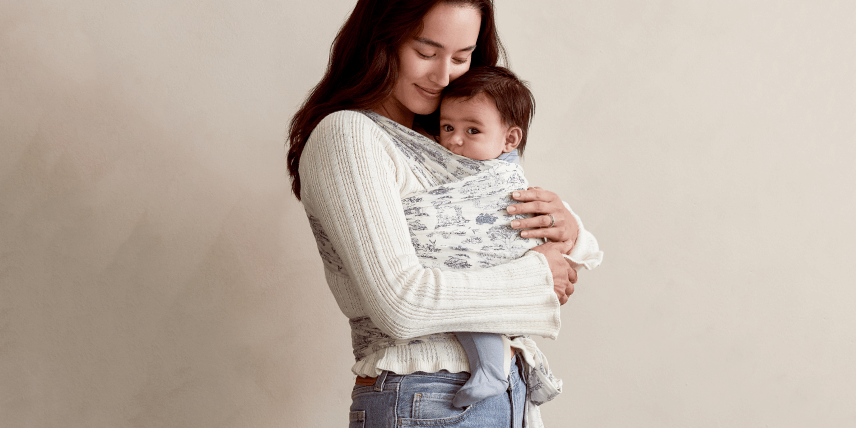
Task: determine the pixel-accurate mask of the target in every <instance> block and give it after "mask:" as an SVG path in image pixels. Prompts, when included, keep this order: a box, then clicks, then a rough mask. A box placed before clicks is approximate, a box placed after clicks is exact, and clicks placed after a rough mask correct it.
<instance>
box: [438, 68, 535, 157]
mask: <svg viewBox="0 0 856 428" xmlns="http://www.w3.org/2000/svg"><path fill="white" fill-rule="evenodd" d="M482 93H483V94H485V95H487V96H488V97H489V98H491V99H493V102H494V103H495V104H496V109H497V110H499V115H500V116H501V117H502V122H503V123H505V124H506V125H508V126H519V127H520V129H521V130H522V131H523V136H522V138H521V139H520V145H519V146H517V151H518V152H519V153H520V154H521V155H522V154H523V149H524V148H525V147H526V136H527V134H529V124H530V123H532V116H534V115H535V97H533V96H532V92H531V91H529V88H527V87H526V82H524V81H522V80H520V79H518V78H517V76H515V75H514V73H512V72H511V70H509V69H507V68H504V67H494V66H481V67H474V68H471V69H470V70H469V71H467V72H466V73H464V75H463V76H461V77H459V78H457V79H455V80H454V81H453V82H452V83H450V84H449V86H446V89H445V90H443V99H447V98H451V99H455V98H463V99H465V100H468V99H470V98H473V97H475V96H476V95H478V94H482Z"/></svg>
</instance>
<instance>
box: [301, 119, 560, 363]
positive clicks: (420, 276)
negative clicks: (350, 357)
mask: <svg viewBox="0 0 856 428" xmlns="http://www.w3.org/2000/svg"><path fill="white" fill-rule="evenodd" d="M300 181H301V187H302V188H301V200H302V201H303V205H304V208H305V210H306V214H307V216H308V217H309V221H310V224H311V225H312V228H313V232H314V234H315V239H316V242H317V244H318V250H319V252H320V254H321V257H322V259H323V261H324V273H325V276H326V279H327V284H328V285H329V287H330V290H331V291H332V293H333V296H334V297H335V299H336V302H337V303H338V305H339V308H340V309H341V311H342V313H343V314H345V316H346V317H347V318H349V319H350V320H351V321H352V325H354V321H355V320H356V321H359V320H362V321H369V320H370V321H369V322H370V323H371V324H373V325H374V326H376V327H377V328H378V329H379V330H380V331H381V332H383V333H384V334H385V335H388V336H389V337H387V339H389V338H392V339H394V340H395V343H396V345H395V346H392V347H386V348H384V349H380V350H377V351H375V352H373V353H372V354H371V355H368V356H365V357H363V358H361V359H359V360H358V361H357V363H356V364H355V365H354V367H353V368H352V371H353V372H354V373H355V374H357V375H361V376H376V375H377V374H379V373H380V371H381V370H390V371H393V372H396V373H399V374H407V373H412V372H414V371H426V372H436V371H438V370H441V369H446V370H449V371H451V372H459V371H465V370H468V365H467V357H466V353H465V352H464V351H463V349H462V348H461V346H460V344H459V343H457V341H456V340H449V339H448V337H447V335H445V334H442V333H444V332H454V331H478V332H486V333H506V334H533V335H539V336H544V337H550V338H556V336H557V334H558V332H559V327H560V317H559V301H558V299H557V298H556V295H555V293H554V292H553V279H552V275H551V273H550V269H549V265H548V263H547V260H546V258H545V257H544V256H543V255H542V254H540V253H537V252H534V251H529V252H527V253H526V254H525V255H524V256H523V257H521V258H519V259H517V260H514V261H511V262H509V263H505V264H502V265H498V266H495V267H492V268H488V269H469V270H463V271H448V270H447V271H441V270H439V269H426V268H423V267H422V265H421V264H420V262H419V259H418V258H417V257H416V252H415V250H414V249H413V245H412V244H411V242H410V235H409V232H408V227H407V222H406V220H405V217H404V210H403V208H402V205H401V199H402V198H404V197H407V196H410V195H413V194H415V193H417V192H420V191H424V190H425V188H424V187H423V186H422V185H421V184H420V183H419V181H418V180H417V179H416V177H415V176H414V174H413V172H412V171H411V170H410V169H409V168H408V165H407V163H406V162H405V160H404V158H403V156H402V155H401V154H400V152H399V151H398V149H397V148H396V147H395V145H394V142H393V141H392V139H391V137H390V135H389V134H387V133H386V131H384V130H383V129H381V128H380V127H379V126H378V125H377V124H376V123H375V122H374V121H372V120H371V119H370V118H368V117H367V116H365V115H364V114H361V113H359V112H354V111H339V112H336V113H333V114H331V115H329V116H327V117H326V118H324V119H323V120H322V121H321V123H319V124H318V126H317V127H316V128H315V130H314V131H313V132H312V135H311V136H310V137H309V141H308V142H307V145H306V148H305V149H304V151H303V153H302V156H301V158H300ZM438 333H440V334H438ZM448 336H451V337H453V335H448ZM417 338H420V339H423V340H413V339H417ZM438 339H443V340H438ZM354 345H355V346H356V343H355V344H354Z"/></svg>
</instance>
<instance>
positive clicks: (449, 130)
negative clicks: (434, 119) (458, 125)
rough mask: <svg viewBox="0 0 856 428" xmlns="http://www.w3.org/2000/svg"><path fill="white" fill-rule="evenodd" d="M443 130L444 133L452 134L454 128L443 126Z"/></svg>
mask: <svg viewBox="0 0 856 428" xmlns="http://www.w3.org/2000/svg"><path fill="white" fill-rule="evenodd" d="M443 130H444V131H446V132H452V131H454V130H455V128H452V125H443Z"/></svg>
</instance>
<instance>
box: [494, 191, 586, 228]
mask: <svg viewBox="0 0 856 428" xmlns="http://www.w3.org/2000/svg"><path fill="white" fill-rule="evenodd" d="M511 196H512V197H513V198H514V199H515V200H518V201H522V202H521V203H518V204H512V205H509V206H508V207H507V208H506V211H508V213H510V214H515V215H516V214H532V215H533V216H532V217H529V218H523V219H519V220H514V221H512V222H511V227H512V228H514V229H529V230H526V231H524V232H521V234H520V236H522V237H524V238H547V239H549V240H551V241H571V242H573V241H574V240H575V239H576V236H577V233H578V232H579V226H578V225H577V221H576V220H575V219H574V218H573V214H571V212H570V211H568V208H567V207H565V204H563V203H562V200H561V199H559V197H558V196H556V194H555V193H553V192H550V191H548V190H544V189H542V188H540V187H530V188H528V189H526V190H518V191H515V192H513V193H512V195H511Z"/></svg>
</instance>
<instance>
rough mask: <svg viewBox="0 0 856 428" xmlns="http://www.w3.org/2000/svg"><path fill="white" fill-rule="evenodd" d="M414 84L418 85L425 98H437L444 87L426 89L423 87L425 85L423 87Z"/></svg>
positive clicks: (417, 86)
mask: <svg viewBox="0 0 856 428" xmlns="http://www.w3.org/2000/svg"><path fill="white" fill-rule="evenodd" d="M413 86H416V88H417V89H419V93H420V94H422V96H423V97H425V98H437V97H439V96H440V93H442V92H443V88H440V89H435V90H433V91H432V90H428V89H425V88H423V87H421V86H419V85H417V84H415V83H414V84H413Z"/></svg>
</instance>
